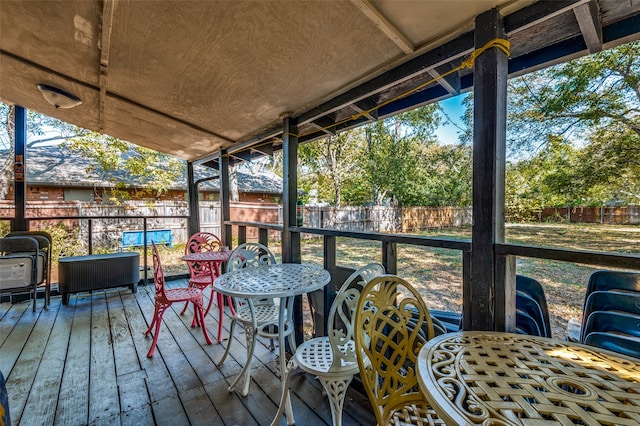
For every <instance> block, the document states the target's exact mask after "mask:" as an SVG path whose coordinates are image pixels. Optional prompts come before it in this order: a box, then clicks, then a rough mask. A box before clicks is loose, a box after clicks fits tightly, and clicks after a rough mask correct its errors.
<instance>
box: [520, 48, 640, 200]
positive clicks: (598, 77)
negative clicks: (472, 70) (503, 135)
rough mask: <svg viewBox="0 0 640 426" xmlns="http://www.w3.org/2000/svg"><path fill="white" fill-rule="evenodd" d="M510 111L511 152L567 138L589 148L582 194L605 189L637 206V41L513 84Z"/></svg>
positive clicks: (639, 85) (582, 168) (639, 74)
mask: <svg viewBox="0 0 640 426" xmlns="http://www.w3.org/2000/svg"><path fill="white" fill-rule="evenodd" d="M509 111H510V112H509V131H508V135H509V143H510V147H511V150H512V152H513V151H515V150H518V151H520V152H522V153H529V154H532V153H536V152H538V151H540V150H541V149H543V147H544V146H545V144H547V143H548V142H549V141H550V140H552V138H551V139H550V137H553V136H562V140H563V141H564V143H567V144H568V143H574V144H577V145H578V146H579V147H583V148H584V151H583V155H582V162H580V163H579V164H577V165H576V167H578V169H577V170H576V173H577V175H579V176H580V177H581V180H580V181H579V182H577V183H578V184H581V185H582V186H583V188H582V192H583V193H588V191H587V189H588V188H586V187H590V188H596V187H608V190H606V191H604V192H608V193H609V196H616V197H618V198H619V197H621V196H624V198H625V199H626V201H627V202H637V201H638V199H639V198H640V188H639V187H638V181H639V179H638V177H639V176H640V42H633V43H629V44H625V45H622V46H618V47H616V48H613V49H610V50H606V51H603V52H600V53H597V54H594V55H590V56H586V57H583V58H580V59H577V60H574V61H571V62H567V63H565V64H562V65H557V66H553V67H550V68H548V69H545V70H541V71H538V72H535V73H531V74H527V75H525V76H522V77H519V78H516V79H513V80H511V82H510V96H509ZM596 192H598V193H599V194H598V196H601V195H602V191H601V190H598V191H596ZM615 194H617V195H615ZM624 194H626V195H624ZM594 196H595V194H594Z"/></svg>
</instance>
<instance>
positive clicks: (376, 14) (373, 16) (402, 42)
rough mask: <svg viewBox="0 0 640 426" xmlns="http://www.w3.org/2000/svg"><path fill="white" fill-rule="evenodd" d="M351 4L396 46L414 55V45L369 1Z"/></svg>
mask: <svg viewBox="0 0 640 426" xmlns="http://www.w3.org/2000/svg"><path fill="white" fill-rule="evenodd" d="M351 3H353V5H354V6H355V7H356V8H358V9H359V10H360V11H361V12H362V13H363V14H364V15H365V16H366V17H367V18H369V20H370V21H371V22H373V23H374V24H375V26H376V27H378V28H379V29H380V31H382V32H383V33H384V34H385V35H386V36H387V37H389V38H390V39H391V40H392V41H393V42H394V43H395V44H396V46H398V47H399V48H400V49H402V51H403V52H404V53H412V52H413V51H415V50H416V49H415V47H414V45H413V43H412V42H411V41H410V40H409V39H408V38H407V37H406V36H405V35H404V34H402V32H401V31H400V30H399V29H398V28H396V26H395V25H393V24H392V23H391V22H390V21H389V20H388V19H387V17H386V16H384V15H383V14H382V13H380V11H379V10H378V9H376V8H375V7H374V6H373V5H372V4H371V3H370V2H369V1H368V0H351Z"/></svg>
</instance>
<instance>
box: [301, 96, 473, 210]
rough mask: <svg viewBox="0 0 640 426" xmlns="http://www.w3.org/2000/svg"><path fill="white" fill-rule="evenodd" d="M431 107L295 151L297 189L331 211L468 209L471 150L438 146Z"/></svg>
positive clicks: (438, 118)
mask: <svg viewBox="0 0 640 426" xmlns="http://www.w3.org/2000/svg"><path fill="white" fill-rule="evenodd" d="M441 120H442V117H441V116H440V110H439V107H438V106H437V105H430V106H427V107H422V108H418V109H416V110H413V111H409V112H406V113H403V114H400V115H398V116H395V117H392V118H388V119H385V120H380V121H377V122H375V123H372V124H370V125H367V126H364V127H363V128H358V129H354V130H351V131H348V132H344V133H341V134H339V135H337V136H332V137H329V138H326V139H324V140H321V141H317V142H314V143H307V144H303V145H301V146H300V150H299V159H300V176H301V178H300V185H301V187H302V188H303V189H304V190H305V192H309V191H310V190H311V189H315V190H317V191H318V196H319V199H320V200H323V201H328V202H330V203H331V204H334V205H341V204H350V205H365V204H377V205H379V204H382V203H383V202H384V201H385V200H386V199H392V200H395V202H397V204H399V205H402V206H423V205H427V206H428V205H430V206H444V205H469V204H470V202H471V150H470V149H469V148H467V147H465V146H463V145H461V146H439V145H438V144H437V142H436V138H435V135H434V132H435V129H436V128H437V126H438V125H439V123H440V122H441Z"/></svg>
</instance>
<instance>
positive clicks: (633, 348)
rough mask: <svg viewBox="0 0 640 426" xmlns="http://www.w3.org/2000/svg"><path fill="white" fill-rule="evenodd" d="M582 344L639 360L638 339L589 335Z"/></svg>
mask: <svg viewBox="0 0 640 426" xmlns="http://www.w3.org/2000/svg"><path fill="white" fill-rule="evenodd" d="M584 343H585V344H587V345H590V346H596V347H598V348H602V349H607V350H610V351H613V352H618V353H621V354H623V355H627V356H632V357H634V358H640V338H638V337H633V336H624V335H620V334H612V333H600V332H593V333H589V334H588V335H587V337H585V339H584Z"/></svg>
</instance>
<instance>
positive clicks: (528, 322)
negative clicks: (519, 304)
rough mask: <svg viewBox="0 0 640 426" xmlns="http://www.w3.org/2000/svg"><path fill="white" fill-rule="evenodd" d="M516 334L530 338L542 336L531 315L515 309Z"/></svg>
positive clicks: (536, 322)
mask: <svg viewBox="0 0 640 426" xmlns="http://www.w3.org/2000/svg"><path fill="white" fill-rule="evenodd" d="M516 333H518V334H528V335H530V336H542V334H543V331H542V329H541V328H540V325H539V324H538V321H536V320H535V319H534V318H533V317H532V316H531V315H529V314H528V313H526V312H525V311H523V310H521V309H516Z"/></svg>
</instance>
